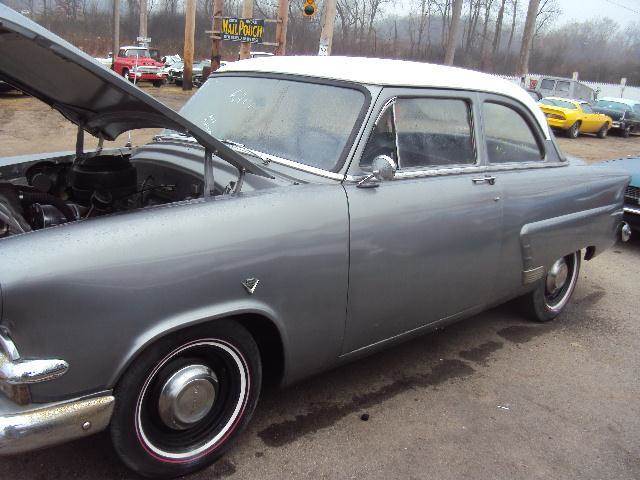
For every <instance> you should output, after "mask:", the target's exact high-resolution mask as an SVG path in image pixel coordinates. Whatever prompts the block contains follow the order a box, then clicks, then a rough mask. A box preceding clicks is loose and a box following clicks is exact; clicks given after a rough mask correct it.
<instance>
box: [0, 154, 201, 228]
mask: <svg viewBox="0 0 640 480" xmlns="http://www.w3.org/2000/svg"><path fill="white" fill-rule="evenodd" d="M202 191H203V188H202V179H201V178H199V177H197V176H195V175H194V174H192V173H191V172H185V171H184V170H179V169H177V168H175V167H174V168H172V167H171V166H169V165H166V166H162V165H160V164H150V163H146V162H139V163H136V164H135V165H134V162H132V161H131V160H130V159H129V156H128V155H120V156H113V155H96V156H86V157H81V158H80V159H78V160H76V161H74V162H72V163H55V162H53V161H41V162H37V163H34V164H33V165H31V166H29V167H28V168H27V170H26V172H25V173H24V176H21V177H20V178H16V179H14V180H12V181H9V182H0V238H3V237H7V236H11V235H15V234H18V233H24V232H28V231H31V230H40V229H43V228H48V227H52V226H55V225H60V224H63V223H68V222H74V221H77V220H81V219H85V218H90V217H97V216H101V215H107V214H111V213H116V212H123V211H130V210H135V209H140V208H145V207H149V206H153V205H160V204H164V203H172V202H176V201H180V200H188V199H191V198H196V197H198V196H201V194H202Z"/></svg>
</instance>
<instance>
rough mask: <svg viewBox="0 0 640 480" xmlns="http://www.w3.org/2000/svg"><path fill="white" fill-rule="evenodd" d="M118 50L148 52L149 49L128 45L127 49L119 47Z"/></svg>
mask: <svg viewBox="0 0 640 480" xmlns="http://www.w3.org/2000/svg"><path fill="white" fill-rule="evenodd" d="M120 50H149V47H141V46H139V45H136V46H134V45H130V46H127V47H120Z"/></svg>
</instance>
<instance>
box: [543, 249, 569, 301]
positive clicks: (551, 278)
mask: <svg viewBox="0 0 640 480" xmlns="http://www.w3.org/2000/svg"><path fill="white" fill-rule="evenodd" d="M568 278H569V267H568V265H567V262H566V261H565V259H564V258H561V259H559V260H556V262H555V263H554V264H553V265H552V266H551V268H550V269H549V272H548V273H547V282H546V283H547V284H546V287H547V293H548V294H550V295H555V294H556V293H558V292H559V291H560V290H561V289H562V287H564V285H565V283H567V279H568Z"/></svg>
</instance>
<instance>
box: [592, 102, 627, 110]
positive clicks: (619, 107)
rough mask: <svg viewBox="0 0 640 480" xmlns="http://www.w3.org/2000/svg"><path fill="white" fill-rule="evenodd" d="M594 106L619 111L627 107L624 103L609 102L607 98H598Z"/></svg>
mask: <svg viewBox="0 0 640 480" xmlns="http://www.w3.org/2000/svg"><path fill="white" fill-rule="evenodd" d="M596 107H600V108H608V109H609V110H617V111H619V112H624V111H625V110H627V109H628V108H629V107H628V106H627V105H625V104H624V103H620V102H611V101H609V100H598V101H597V102H596Z"/></svg>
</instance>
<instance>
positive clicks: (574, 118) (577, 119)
mask: <svg viewBox="0 0 640 480" xmlns="http://www.w3.org/2000/svg"><path fill="white" fill-rule="evenodd" d="M538 106H539V107H540V108H541V109H542V111H543V112H544V114H545V115H546V116H547V123H548V124H549V126H550V127H551V128H553V129H557V130H562V131H564V132H565V133H566V135H567V137H569V138H578V136H579V135H580V134H581V133H595V134H596V135H597V136H598V138H605V137H606V136H607V133H608V132H609V128H611V124H612V123H613V120H612V119H611V117H609V116H607V115H604V114H602V113H595V112H594V111H593V109H592V108H591V105H589V104H588V103H587V102H584V101H581V100H570V99H568V98H558V97H545V98H543V99H541V100H539V101H538Z"/></svg>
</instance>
